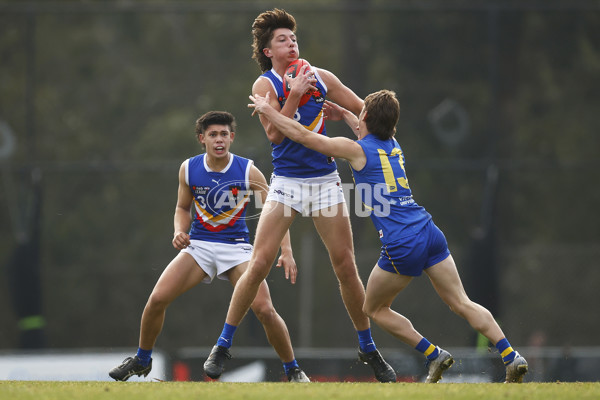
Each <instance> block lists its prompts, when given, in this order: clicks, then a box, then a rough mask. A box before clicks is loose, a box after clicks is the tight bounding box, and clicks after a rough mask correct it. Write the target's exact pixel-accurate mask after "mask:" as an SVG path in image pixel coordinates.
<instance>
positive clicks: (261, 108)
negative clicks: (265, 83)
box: [248, 92, 271, 116]
mask: <svg viewBox="0 0 600 400" xmlns="http://www.w3.org/2000/svg"><path fill="white" fill-rule="evenodd" d="M270 97H271V96H270V94H269V92H267V94H266V95H265V96H261V95H260V94H258V93H257V94H255V95H254V96H252V95H250V96H248V98H249V99H250V100H251V101H252V103H249V104H248V108H254V111H252V116H254V114H256V113H259V114H262V113H264V112H265V108H267V107H270V104H269V100H270Z"/></svg>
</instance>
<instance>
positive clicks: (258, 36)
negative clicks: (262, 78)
mask: <svg viewBox="0 0 600 400" xmlns="http://www.w3.org/2000/svg"><path fill="white" fill-rule="evenodd" d="M279 28H287V29H289V30H291V31H292V32H294V33H296V20H295V19H294V17H293V16H292V15H291V14H289V13H287V12H286V11H285V10H281V9H279V8H275V9H273V10H271V11H265V12H263V13H262V14H260V15H259V16H258V17H256V19H255V20H254V23H253V24H252V37H253V41H252V58H253V59H255V60H256V62H257V63H258V65H259V66H260V70H261V71H262V72H266V71H268V70H270V69H271V68H273V63H272V62H271V59H270V58H269V57H267V56H266V55H265V53H264V52H263V49H265V48H266V47H269V43H270V42H271V39H273V31H274V30H275V29H279Z"/></svg>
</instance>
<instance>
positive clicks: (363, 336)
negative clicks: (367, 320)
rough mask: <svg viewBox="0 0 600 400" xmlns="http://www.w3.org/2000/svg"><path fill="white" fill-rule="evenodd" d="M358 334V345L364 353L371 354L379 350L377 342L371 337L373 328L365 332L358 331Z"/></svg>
mask: <svg viewBox="0 0 600 400" xmlns="http://www.w3.org/2000/svg"><path fill="white" fill-rule="evenodd" d="M356 333H358V345H359V346H360V349H361V350H362V351H363V352H365V353H370V352H372V351H375V350H377V346H375V341H374V340H373V338H372V337H371V328H368V329H365V330H364V331H356Z"/></svg>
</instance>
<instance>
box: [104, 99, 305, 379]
mask: <svg viewBox="0 0 600 400" xmlns="http://www.w3.org/2000/svg"><path fill="white" fill-rule="evenodd" d="M235 128H236V123H235V118H234V117H233V115H231V114H230V113H228V112H225V111H210V112H208V113H206V114H204V115H203V116H201V117H200V118H199V119H198V120H197V121H196V134H197V138H198V141H199V142H200V143H201V144H203V145H204V147H205V149H206V152H205V153H203V154H200V155H197V156H195V157H192V158H190V159H187V160H185V161H184V162H183V163H182V164H181V168H180V169H179V189H178V191H177V207H176V208H175V216H174V228H175V233H174V235H173V247H175V248H176V249H178V250H180V252H179V254H178V255H177V256H176V257H175V258H174V259H173V261H171V263H170V264H169V265H168V266H167V267H166V268H165V270H164V271H163V273H162V275H161V276H160V278H159V279H158V282H157V283H156V285H155V286H154V289H153V291H152V293H151V294H150V298H149V299H148V302H147V303H146V307H145V308H144V312H143V313H142V321H141V326H140V337H139V347H138V351H137V354H136V355H135V356H133V357H127V358H126V359H125V360H124V361H123V362H122V363H121V364H120V365H118V366H116V367H115V368H113V369H112V370H111V371H110V372H109V375H110V376H111V377H112V378H113V379H115V380H118V381H126V380H127V379H129V377H131V376H132V375H137V376H140V375H144V376H147V375H148V373H150V370H151V369H152V358H151V355H152V349H153V348H154V345H155V343H156V339H157V338H158V335H159V334H160V331H161V330H162V326H163V323H164V320H165V312H166V309H167V307H168V306H169V304H171V303H172V302H173V301H174V300H175V299H176V298H177V297H179V296H180V295H182V294H183V293H184V292H186V291H188V290H189V289H191V288H193V287H194V286H196V285H198V284H199V283H200V282H203V283H211V282H212V280H213V279H214V278H215V276H216V277H217V278H219V279H223V280H229V281H230V282H231V284H232V285H233V286H235V285H236V284H237V282H238V280H239V279H240V276H241V275H242V273H243V272H244V271H245V270H246V268H247V267H248V261H249V260H250V256H251V254H252V245H251V244H250V241H249V234H248V227H247V225H246V207H247V205H248V202H249V201H250V196H251V194H254V195H258V196H260V197H261V202H264V200H265V198H266V195H267V188H268V186H267V181H266V179H265V177H264V175H263V174H262V173H261V172H260V170H259V169H258V168H256V167H255V166H254V164H253V162H252V161H251V160H248V159H246V158H243V157H240V156H237V155H235V154H233V153H231V152H230V151H229V149H230V146H231V144H232V143H233V140H234V137H235ZM192 210H193V215H194V217H193V218H192ZM278 266H283V267H284V269H285V275H286V277H288V278H289V279H290V280H291V282H292V283H295V281H296V274H297V269H296V263H295V261H294V258H293V255H292V247H291V244H290V238H289V233H286V234H285V236H284V237H283V239H282V241H281V256H280V258H279V263H278ZM252 310H253V311H254V313H255V314H256V316H257V318H258V319H259V320H260V322H261V323H262V324H263V327H264V329H265V332H266V334H267V339H268V340H269V343H271V345H272V346H273V348H274V349H275V351H276V352H277V354H278V355H279V357H280V358H281V361H282V362H283V367H284V371H285V374H286V375H287V377H288V380H289V381H291V382H309V381H310V380H309V379H308V377H307V376H306V374H305V373H304V372H303V371H302V370H301V369H300V367H299V365H298V362H297V361H296V359H295V357H294V351H293V349H292V343H291V340H290V335H289V332H288V329H287V326H286V324H285V322H284V321H283V319H282V318H281V317H280V316H279V314H277V312H276V311H275V308H274V307H273V303H272V302H271V297H270V295H269V288H268V286H267V283H266V282H265V281H262V282H260V285H259V289H258V292H257V295H256V297H255V298H254V299H253V301H252Z"/></svg>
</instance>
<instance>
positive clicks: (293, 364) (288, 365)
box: [283, 359, 300, 375]
mask: <svg viewBox="0 0 600 400" xmlns="http://www.w3.org/2000/svg"><path fill="white" fill-rule="evenodd" d="M294 367H300V366H299V365H298V361H296V359H294V360H293V361H290V362H286V363H283V369H284V370H285V374H286V375H287V374H288V373H289V372H290V369H292V368H294Z"/></svg>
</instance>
